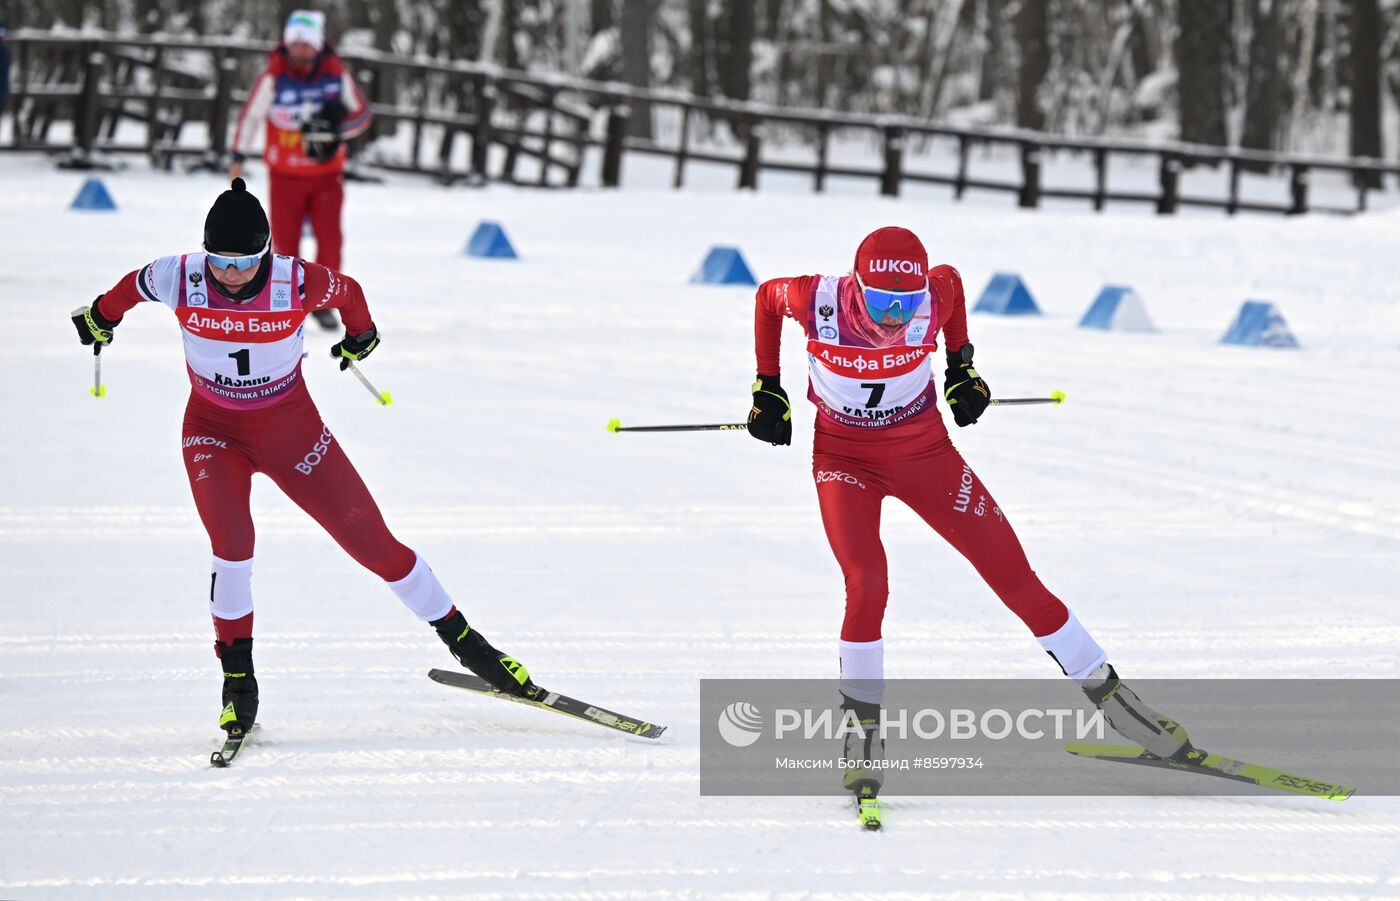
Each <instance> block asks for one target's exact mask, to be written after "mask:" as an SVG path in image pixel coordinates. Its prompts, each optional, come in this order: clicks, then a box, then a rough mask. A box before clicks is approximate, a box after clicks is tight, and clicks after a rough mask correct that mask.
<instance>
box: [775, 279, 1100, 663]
mask: <svg viewBox="0 0 1400 901" xmlns="http://www.w3.org/2000/svg"><path fill="white" fill-rule="evenodd" d="M929 288H930V295H931V297H930V300H929V302H927V303H926V304H925V305H924V306H923V307H922V308H920V309H919V310H917V311H916V312H915V315H914V318H913V319H912V320H911V321H910V323H909V324H908V325H907V326H905V327H904V329H903V330H902V331H901V332H899V333H897V334H895V335H894V336H893V337H887V336H883V335H882V334H881V332H880V331H879V330H877V329H874V328H872V323H871V322H870V319H869V316H868V315H867V314H866V313H865V311H864V308H863V304H862V302H861V300H860V288H859V286H858V285H857V284H856V280H855V278H854V277H852V276H849V275H848V276H841V277H835V276H820V275H804V276H797V277H795V278H778V279H773V280H771V281H767V282H764V283H763V284H762V285H760V286H759V289H758V294H757V302H756V305H755V311H754V339H755V349H756V355H757V361H758V373H759V374H760V375H778V374H779V362H778V361H779V346H780V341H781V330H782V319H783V317H785V316H786V317H789V318H791V319H794V320H796V321H797V322H798V323H799V324H800V325H801V326H802V328H803V330H804V332H805V333H806V336H807V359H808V369H809V383H808V398H809V399H810V400H811V401H812V402H813V403H814V404H815V405H816V407H817V421H816V434H815V437H814V441H813V449H812V475H813V478H814V479H815V481H816V486H817V497H818V500H819V502H820V505H821V513H822V523H823V524H824V526H825V527H826V535H827V539H828V541H829V542H830V544H831V549H832V551H833V552H834V553H835V554H836V559H837V562H838V563H840V565H841V571H842V573H843V574H844V576H845V581H846V615H845V620H844V622H843V624H842V627H841V640H842V649H843V655H842V656H843V671H846V670H849V669H851V668H852V666H851V665H850V663H849V661H850V660H851V659H852V657H851V653H848V652H850V651H852V649H853V648H854V649H855V650H856V651H860V649H861V648H862V647H864V646H870V645H876V646H878V643H879V642H880V641H881V638H882V636H881V630H880V626H881V620H882V619H883V617H884V612H885V604H886V600H887V599H888V596H889V580H888V563H887V561H886V557H885V549H884V546H883V545H882V544H881V542H880V506H881V502H882V501H883V500H884V499H885V498H886V497H895V498H898V499H899V500H901V501H903V502H904V503H906V504H907V505H909V507H910V508H911V509H913V510H914V512H915V513H917V514H918V515H919V516H920V517H921V518H922V519H923V520H924V521H925V522H927V523H928V524H929V525H930V526H931V527H932V528H933V529H934V531H936V532H937V533H938V534H939V535H941V536H942V537H943V538H944V540H946V541H947V542H948V543H949V544H951V545H952V546H953V547H954V548H955V549H956V550H957V551H958V552H959V553H960V554H962V555H963V556H964V557H965V558H967V560H968V562H969V563H971V564H972V565H973V567H974V568H975V569H976V570H977V572H978V574H979V575H981V576H982V578H983V579H984V580H985V581H986V583H987V585H988V586H990V587H991V589H992V590H993V591H995V592H996V594H997V596H998V597H999V598H1001V600H1002V603H1004V604H1005V605H1006V606H1007V607H1008V608H1010V609H1011V611H1012V612H1013V613H1015V614H1016V615H1017V616H1018V617H1020V618H1021V620H1022V622H1024V623H1025V624H1026V626H1027V628H1029V629H1030V630H1031V632H1032V634H1034V635H1035V636H1037V638H1040V639H1041V642H1042V644H1043V645H1046V649H1047V650H1048V651H1050V652H1051V653H1052V655H1054V656H1055V657H1056V659H1057V660H1058V661H1059V662H1060V663H1061V665H1062V667H1063V668H1064V669H1065V670H1066V672H1067V673H1069V674H1070V675H1075V674H1076V672H1077V671H1080V670H1082V669H1084V668H1085V667H1088V666H1089V664H1090V663H1091V662H1094V661H1095V660H1096V661H1097V662H1094V666H1095V667H1096V666H1097V663H1101V662H1102V660H1101V659H1098V657H1099V656H1100V655H1101V653H1102V652H1101V651H1100V650H1097V645H1092V647H1090V646H1088V645H1087V644H1085V642H1084V639H1087V640H1088V642H1089V643H1092V639H1088V636H1087V635H1086V634H1083V629H1082V627H1079V626H1078V623H1077V621H1074V619H1073V617H1072V615H1071V614H1070V611H1069V610H1068V608H1066V607H1065V605H1064V604H1063V603H1061V602H1060V600H1059V599H1058V598H1057V597H1055V595H1053V594H1051V593H1050V591H1049V590H1048V589H1046V587H1045V586H1044V585H1043V584H1041V581H1040V579H1039V578H1038V577H1037V576H1036V574H1035V572H1034V571H1032V570H1031V567H1030V564H1029V563H1028V562H1027V560H1026V555H1025V552H1024V551H1023V550H1022V549H1021V544H1020V541H1019V540H1017V538H1016V533H1015V531H1014V530H1013V529H1012V527H1011V523H1010V521H1009V520H1008V519H1007V516H1006V514H1005V512H1004V511H1003V510H1002V509H1001V508H1000V507H999V506H998V505H997V502H996V501H995V500H994V499H993V497H992V495H991V492H990V491H988V490H987V488H986V486H984V485H983V484H982V481H981V479H979V478H978V477H977V475H976V473H974V472H973V471H972V469H971V467H969V466H968V465H967V463H966V462H964V461H963V458H962V456H961V455H960V454H959V453H958V451H957V449H956V448H954V447H953V444H952V441H951V440H949V437H948V429H947V427H946V426H945V425H944V424H943V418H942V416H941V414H940V413H939V412H938V409H937V406H936V399H937V396H938V393H937V387H936V384H935V379H934V375H933V365H932V363H933V361H934V360H935V359H937V360H938V361H939V368H940V369H941V368H942V358H943V355H942V354H940V353H937V350H938V343H937V336H938V334H939V333H940V332H941V333H942V334H943V336H944V342H945V344H946V345H947V347H949V348H952V349H958V348H961V347H962V346H963V345H964V344H966V343H967V340H968V338H967V315H966V311H965V305H964V298H963V287H962V279H961V277H960V276H959V275H958V272H957V270H955V269H954V268H953V267H951V266H938V267H935V268H933V269H932V270H931V271H930V273H929ZM889 341H893V343H888V342H889ZM877 345H883V346H877ZM1057 636H1058V637H1057ZM1047 642H1048V644H1047ZM856 656H857V657H858V656H859V654H857V655H856ZM1066 657H1069V658H1072V659H1071V660H1069V661H1066V659H1065V658H1066ZM1071 666H1073V667H1074V669H1073V670H1072V669H1070V667H1071ZM857 668H860V669H861V670H862V672H860V673H858V674H851V673H849V672H847V673H846V675H847V677H849V678H867V679H875V678H882V675H881V674H882V664H879V663H872V664H871V666H869V667H866V666H863V665H860V664H859V663H857Z"/></svg>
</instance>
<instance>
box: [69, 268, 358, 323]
mask: <svg viewBox="0 0 1400 901" xmlns="http://www.w3.org/2000/svg"><path fill="white" fill-rule="evenodd" d="M301 265H302V272H303V282H302V294H301V308H302V309H303V310H305V311H306V312H308V313H311V312H314V311H316V310H329V309H336V310H340V316H341V319H342V320H344V322H345V331H346V333H347V334H350V335H363V334H364V333H365V332H367V331H369V330H370V329H372V328H374V319H373V318H371V316H370V314H369V303H368V302H367V301H366V300H365V292H364V289H363V288H361V287H360V283H359V282H357V281H355V280H354V279H353V278H351V277H350V276H348V275H345V274H343V273H340V272H336V271H335V270H333V269H327V268H326V267H325V266H322V265H320V264H318V263H309V262H306V261H305V260H303V261H302V264H301ZM146 268H148V267H142V268H141V269H136V270H134V271H132V272H128V273H127V274H126V275H124V276H122V279H121V281H119V282H117V283H116V284H115V285H113V286H112V290H110V291H108V292H107V293H106V294H103V295H102V296H101V297H99V298H98V299H97V303H96V304H95V306H96V307H97V311H98V312H99V313H101V314H102V315H103V316H104V317H106V318H107V320H108V321H109V322H118V321H120V320H121V318H122V317H123V316H125V315H126V312H127V311H128V310H130V309H131V308H132V307H134V306H136V305H137V304H138V303H141V302H142V301H144V300H150V299H151V298H149V297H147V296H146V295H145V294H143V293H142V292H141V290H140V288H139V287H138V286H137V281H138V280H139V279H140V278H142V274H143V273H144V272H145V271H146Z"/></svg>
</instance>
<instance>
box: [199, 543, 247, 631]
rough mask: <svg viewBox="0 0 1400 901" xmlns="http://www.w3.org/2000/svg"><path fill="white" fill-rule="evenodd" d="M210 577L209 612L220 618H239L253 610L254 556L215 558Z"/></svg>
mask: <svg viewBox="0 0 1400 901" xmlns="http://www.w3.org/2000/svg"><path fill="white" fill-rule="evenodd" d="M213 570H214V574H213V575H212V576H211V577H210V585H209V612H210V613H212V614H214V615H215V616H217V617H218V618H219V619H238V618H239V617H240V616H247V615H248V614H250V613H252V612H253V558H252V557H249V558H248V559H247V560H224V559H222V558H221V557H215V558H214V565H213Z"/></svg>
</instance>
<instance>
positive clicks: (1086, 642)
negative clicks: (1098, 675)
mask: <svg viewBox="0 0 1400 901" xmlns="http://www.w3.org/2000/svg"><path fill="white" fill-rule="evenodd" d="M1036 641H1038V642H1040V646H1041V647H1042V648H1044V649H1045V650H1046V652H1047V653H1049V654H1050V656H1052V657H1054V658H1055V662H1056V663H1058V664H1059V665H1060V669H1062V670H1064V671H1065V675H1066V676H1069V677H1070V678H1071V679H1087V678H1089V676H1090V675H1091V674H1092V673H1093V672H1094V670H1096V669H1098V668H1099V667H1101V666H1103V665H1104V663H1105V662H1107V660H1108V652H1107V651H1105V650H1104V649H1103V648H1101V647H1099V643H1098V642H1097V641H1094V636H1092V635H1090V634H1089V632H1088V630H1086V629H1085V628H1084V627H1083V626H1082V625H1080V624H1079V619H1078V618H1077V617H1076V616H1075V615H1074V611H1073V610H1071V611H1070V612H1069V619H1068V620H1066V621H1065V624H1064V625H1063V626H1061V627H1060V628H1058V629H1056V630H1055V631H1054V632H1052V633H1050V634H1049V635H1041V636H1038V637H1037V638H1036Z"/></svg>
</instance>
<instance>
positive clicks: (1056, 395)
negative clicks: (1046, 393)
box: [1050, 388, 1065, 407]
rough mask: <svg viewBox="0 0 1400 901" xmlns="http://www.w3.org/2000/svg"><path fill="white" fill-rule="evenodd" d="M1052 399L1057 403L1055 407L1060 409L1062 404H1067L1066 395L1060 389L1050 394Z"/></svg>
mask: <svg viewBox="0 0 1400 901" xmlns="http://www.w3.org/2000/svg"><path fill="white" fill-rule="evenodd" d="M1050 399H1051V400H1053V401H1054V402H1055V406H1057V407H1058V406H1059V405H1060V404H1062V403H1064V402H1065V393H1064V392H1063V391H1061V390H1060V389H1059V388H1056V389H1055V390H1054V391H1051V392H1050Z"/></svg>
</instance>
